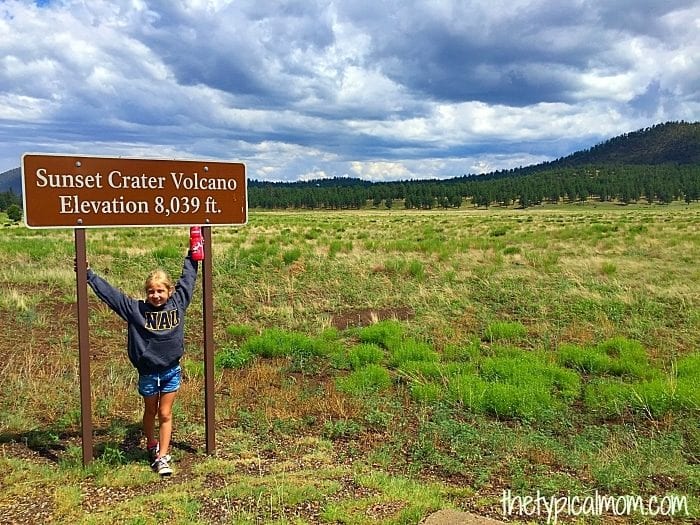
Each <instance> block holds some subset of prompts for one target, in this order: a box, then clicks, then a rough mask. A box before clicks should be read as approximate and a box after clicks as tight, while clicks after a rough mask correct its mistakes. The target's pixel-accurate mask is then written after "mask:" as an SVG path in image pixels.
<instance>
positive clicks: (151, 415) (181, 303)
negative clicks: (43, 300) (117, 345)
mask: <svg viewBox="0 0 700 525" xmlns="http://www.w3.org/2000/svg"><path fill="white" fill-rule="evenodd" d="M197 268H198V263H197V261H193V260H192V258H191V257H190V254H189V253H188V255H187V256H186V257H185V261H184V263H183V266H182V275H181V276H180V279H179V280H178V282H177V284H176V285H173V283H172V281H171V279H170V277H169V276H168V274H167V273H165V272H164V271H162V270H155V271H153V272H151V274H150V275H149V276H148V278H147V279H146V283H145V292H146V300H145V301H144V300H139V299H133V298H131V297H129V296H127V295H126V294H124V293H123V292H122V291H120V290H118V289H116V288H114V287H113V286H112V285H111V284H109V283H108V282H107V281H105V280H104V279H103V278H102V277H100V276H98V275H97V274H96V273H95V272H94V271H92V270H91V269H90V267H89V265H88V270H87V280H88V284H89V285H90V287H91V288H92V289H93V291H94V292H95V294H96V295H97V297H99V298H100V299H101V300H102V301H103V302H104V303H105V304H107V306H109V307H110V308H111V309H112V310H114V312H116V313H117V315H119V317H121V318H122V319H124V320H125V321H126V323H127V332H128V337H127V353H128V355H129V360H130V361H131V364H133V365H134V366H135V367H136V369H137V370H138V373H139V386H138V390H139V394H141V395H142V396H143V402H144V410H143V432H144V434H145V435H146V440H147V448H148V452H149V455H150V458H151V461H152V464H151V468H152V469H153V470H154V471H155V472H157V473H158V474H160V475H161V476H169V475H170V474H172V472H173V471H172V468H170V465H169V462H170V455H169V454H168V451H169V449H170V437H171V435H172V430H173V421H172V408H173V402H174V401H175V395H176V394H177V391H178V389H179V388H180V380H181V376H182V370H181V368H180V358H181V357H182V354H183V352H184V348H185V344H184V324H185V310H186V309H187V307H188V306H189V304H190V301H191V300H192V292H193V290H194V284H195V280H196V278H197ZM156 416H157V417H158V423H159V425H158V426H159V440H158V439H156V437H155V420H156Z"/></svg>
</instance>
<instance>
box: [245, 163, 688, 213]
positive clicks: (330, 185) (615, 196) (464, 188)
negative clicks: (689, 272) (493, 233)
mask: <svg viewBox="0 0 700 525" xmlns="http://www.w3.org/2000/svg"><path fill="white" fill-rule="evenodd" d="M588 199H596V200H599V201H617V202H620V203H624V204H630V203H636V202H640V201H644V202H650V203H652V202H657V203H662V204H668V203H671V202H673V201H677V200H684V201H685V202H688V203H689V202H692V201H697V200H700V166H679V165H670V164H669V165H656V166H650V165H643V166H632V165H620V166H609V165H600V166H595V165H589V166H579V167H570V168H559V169H550V170H544V171H541V172H536V173H530V174H527V175H519V174H518V173H517V170H516V172H515V173H510V174H508V175H506V174H500V176H499V174H498V173H497V174H491V175H485V176H478V175H470V176H463V177H457V178H452V179H446V180H416V181H398V182H378V183H372V182H367V181H361V180H359V179H330V180H327V181H315V182H303V183H273V182H258V181H252V182H251V183H250V184H249V188H248V203H249V206H250V207H252V208H263V209H287V208H303V209H359V208H364V207H367V206H373V207H386V208H393V207H396V206H402V207H404V208H408V209H413V208H416V209H431V208H437V207H442V208H459V207H460V206H462V205H463V204H465V203H468V204H471V205H474V206H482V207H489V206H512V205H514V206H519V207H522V208H527V207H530V206H535V205H538V204H542V203H544V202H547V203H566V202H580V201H586V200H588Z"/></svg>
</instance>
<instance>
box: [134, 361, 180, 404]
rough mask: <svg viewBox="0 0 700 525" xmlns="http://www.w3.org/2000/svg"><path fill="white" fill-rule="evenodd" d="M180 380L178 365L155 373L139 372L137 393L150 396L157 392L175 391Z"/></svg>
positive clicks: (178, 386)
mask: <svg viewBox="0 0 700 525" xmlns="http://www.w3.org/2000/svg"><path fill="white" fill-rule="evenodd" d="M181 381H182V368H181V367H180V365H177V366H174V367H173V368H171V369H170V370H165V371H164V372H159V373H157V374H139V394H141V395H142V396H143V397H151V396H154V395H156V394H158V393H163V394H167V393H168V392H177V391H178V390H179V388H180V382H181Z"/></svg>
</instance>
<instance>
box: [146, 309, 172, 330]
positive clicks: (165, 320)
mask: <svg viewBox="0 0 700 525" xmlns="http://www.w3.org/2000/svg"><path fill="white" fill-rule="evenodd" d="M144 314H145V317H146V328H147V329H148V330H151V331H153V332H162V331H165V330H170V329H171V328H175V327H176V326H177V325H179V324H180V314H179V312H178V311H177V309H173V310H161V311H157V312H144Z"/></svg>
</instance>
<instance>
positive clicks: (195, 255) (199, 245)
mask: <svg viewBox="0 0 700 525" xmlns="http://www.w3.org/2000/svg"><path fill="white" fill-rule="evenodd" d="M190 257H192V260H193V261H203V260H204V239H203V238H202V228H200V227H199V226H192V227H191V228H190Z"/></svg>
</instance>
